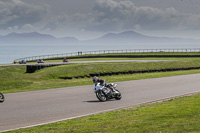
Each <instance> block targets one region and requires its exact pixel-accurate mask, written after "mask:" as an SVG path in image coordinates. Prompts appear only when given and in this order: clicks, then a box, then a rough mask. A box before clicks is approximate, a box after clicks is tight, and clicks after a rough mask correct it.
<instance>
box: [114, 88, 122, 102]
mask: <svg viewBox="0 0 200 133" xmlns="http://www.w3.org/2000/svg"><path fill="white" fill-rule="evenodd" d="M115 90H116V91H117V94H116V96H115V99H116V100H120V99H121V98H122V95H121V93H120V92H119V91H118V90H117V89H115Z"/></svg>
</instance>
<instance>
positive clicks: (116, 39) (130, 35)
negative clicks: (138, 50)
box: [85, 31, 200, 45]
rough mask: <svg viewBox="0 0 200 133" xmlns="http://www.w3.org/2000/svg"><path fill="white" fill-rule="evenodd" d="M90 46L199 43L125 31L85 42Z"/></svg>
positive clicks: (198, 41) (197, 41)
mask: <svg viewBox="0 0 200 133" xmlns="http://www.w3.org/2000/svg"><path fill="white" fill-rule="evenodd" d="M85 43H91V44H121V45H123V44H140V43H142V44H144V43H145V44H152V43H160V44H163V43H164V44H166V43H180V44H181V43H187V44H188V43H200V40H197V39H182V38H168V37H153V36H146V35H142V34H140V33H137V32H134V31H125V32H122V33H118V34H116V33H108V34H106V35H104V36H102V37H100V38H97V39H94V40H88V41H85Z"/></svg>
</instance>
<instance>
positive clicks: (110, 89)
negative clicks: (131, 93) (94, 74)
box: [94, 83, 122, 102]
mask: <svg viewBox="0 0 200 133" xmlns="http://www.w3.org/2000/svg"><path fill="white" fill-rule="evenodd" d="M116 87H117V84H115V83H110V84H104V85H101V84H100V83H97V84H96V85H95V87H94V93H96V97H97V98H98V99H99V101H102V102H105V101H107V100H108V99H113V98H115V99H116V100H120V99H121V98H122V96H121V93H120V92H119V91H118V90H117V89H116Z"/></svg>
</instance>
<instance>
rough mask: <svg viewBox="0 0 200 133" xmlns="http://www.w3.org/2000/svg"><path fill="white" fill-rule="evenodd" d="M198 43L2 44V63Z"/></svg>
mask: <svg viewBox="0 0 200 133" xmlns="http://www.w3.org/2000/svg"><path fill="white" fill-rule="evenodd" d="M191 48H200V45H198V44H193V45H191V44H138V45H137V44H127V45H126V44H123V45H92V44H90V45H64V44H59V45H34V44H32V45H2V44H1V45H0V64H10V63H13V61H14V60H16V59H19V58H25V57H31V56H40V55H51V54H64V53H74V52H78V51H82V52H86V51H98V50H130V49H191Z"/></svg>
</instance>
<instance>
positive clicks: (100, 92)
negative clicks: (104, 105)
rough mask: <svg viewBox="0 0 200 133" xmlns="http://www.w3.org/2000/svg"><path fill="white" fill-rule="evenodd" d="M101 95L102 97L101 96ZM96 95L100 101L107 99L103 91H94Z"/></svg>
mask: <svg viewBox="0 0 200 133" xmlns="http://www.w3.org/2000/svg"><path fill="white" fill-rule="evenodd" d="M101 95H103V96H104V98H102V97H101ZM96 97H97V98H98V99H99V101H101V102H105V101H107V97H106V95H105V93H104V92H103V91H97V92H96Z"/></svg>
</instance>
